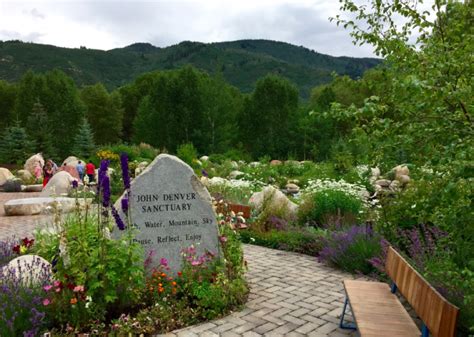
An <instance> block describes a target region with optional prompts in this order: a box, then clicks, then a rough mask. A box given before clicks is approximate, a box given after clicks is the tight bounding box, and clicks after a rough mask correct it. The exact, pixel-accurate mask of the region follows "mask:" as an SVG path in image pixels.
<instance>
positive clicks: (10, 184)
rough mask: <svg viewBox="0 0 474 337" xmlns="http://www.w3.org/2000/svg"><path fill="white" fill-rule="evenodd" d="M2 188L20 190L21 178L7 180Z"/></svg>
mask: <svg viewBox="0 0 474 337" xmlns="http://www.w3.org/2000/svg"><path fill="white" fill-rule="evenodd" d="M2 188H3V190H4V191H5V192H21V180H20V179H17V178H13V179H10V180H7V181H6V182H5V184H3V186H2Z"/></svg>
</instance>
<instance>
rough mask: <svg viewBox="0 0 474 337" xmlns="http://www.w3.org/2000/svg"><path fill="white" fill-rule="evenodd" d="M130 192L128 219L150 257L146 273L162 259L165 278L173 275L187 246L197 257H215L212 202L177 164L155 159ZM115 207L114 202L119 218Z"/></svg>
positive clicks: (177, 161) (168, 158) (175, 159)
mask: <svg viewBox="0 0 474 337" xmlns="http://www.w3.org/2000/svg"><path fill="white" fill-rule="evenodd" d="M130 189H131V194H132V196H133V199H132V202H131V203H130V216H131V218H132V219H133V223H134V224H135V225H136V227H137V230H136V232H135V239H134V240H135V242H138V243H140V244H142V246H143V248H144V251H145V254H149V253H150V252H152V251H154V252H155V254H156V255H155V257H154V259H153V261H152V263H151V267H153V266H158V264H159V263H160V259H166V261H167V264H168V266H169V268H170V271H169V274H170V275H176V274H177V272H178V271H180V270H181V268H182V265H183V255H182V251H183V250H184V249H188V248H189V247H190V246H191V245H193V246H194V249H195V250H196V254H197V255H196V256H201V255H202V254H204V253H206V252H209V253H210V254H214V255H217V256H218V255H219V254H220V249H219V247H220V246H219V240H218V233H219V232H218V228H217V221H216V218H215V214H214V210H213V208H212V204H211V196H210V194H209V192H208V191H207V189H206V188H205V187H204V186H203V185H202V184H201V182H200V181H199V178H198V177H197V176H196V175H195V174H194V171H193V169H192V168H191V167H190V166H189V165H187V164H186V163H184V162H183V161H182V160H181V159H179V158H178V157H175V156H170V155H167V154H160V155H159V156H158V157H157V158H156V159H155V160H154V161H153V162H152V163H151V164H150V165H149V166H148V167H147V168H146V169H145V171H143V173H142V174H141V175H140V176H138V177H137V178H135V179H134V180H133V181H132V183H131V186H130ZM120 205H121V200H118V201H117V203H116V207H117V208H118V209H119V210H120V211H119V212H120V213H121V207H120ZM122 216H123V214H122ZM121 233H124V232H123V231H120V230H114V231H113V232H112V235H113V236H114V237H116V238H119V237H120V236H121ZM127 240H128V239H127ZM196 263H200V262H199V261H197V260H196ZM167 273H168V272H167Z"/></svg>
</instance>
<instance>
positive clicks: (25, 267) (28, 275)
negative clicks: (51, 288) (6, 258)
mask: <svg viewBox="0 0 474 337" xmlns="http://www.w3.org/2000/svg"><path fill="white" fill-rule="evenodd" d="M0 275H1V279H2V280H3V279H11V280H12V279H13V280H17V281H18V282H20V283H21V284H23V285H24V286H32V285H42V284H43V283H45V282H49V281H50V280H51V278H52V275H53V273H52V266H51V263H49V262H48V261H46V260H45V259H43V258H42V257H41V256H38V255H22V256H19V257H17V258H15V259H13V260H11V261H10V262H9V263H8V265H6V266H5V267H3V268H2V269H1V270H0Z"/></svg>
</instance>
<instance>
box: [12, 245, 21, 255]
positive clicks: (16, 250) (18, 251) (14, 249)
mask: <svg viewBox="0 0 474 337" xmlns="http://www.w3.org/2000/svg"><path fill="white" fill-rule="evenodd" d="M13 251H14V252H15V253H17V254H20V245H16V246H15V247H13Z"/></svg>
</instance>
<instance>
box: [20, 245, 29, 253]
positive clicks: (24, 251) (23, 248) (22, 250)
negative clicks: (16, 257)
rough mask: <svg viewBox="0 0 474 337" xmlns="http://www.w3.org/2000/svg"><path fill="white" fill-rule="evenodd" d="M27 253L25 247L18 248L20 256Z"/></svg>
mask: <svg viewBox="0 0 474 337" xmlns="http://www.w3.org/2000/svg"><path fill="white" fill-rule="evenodd" d="M27 251H28V248H26V246H20V254H25V253H26V252H27Z"/></svg>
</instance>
